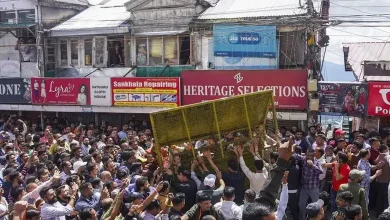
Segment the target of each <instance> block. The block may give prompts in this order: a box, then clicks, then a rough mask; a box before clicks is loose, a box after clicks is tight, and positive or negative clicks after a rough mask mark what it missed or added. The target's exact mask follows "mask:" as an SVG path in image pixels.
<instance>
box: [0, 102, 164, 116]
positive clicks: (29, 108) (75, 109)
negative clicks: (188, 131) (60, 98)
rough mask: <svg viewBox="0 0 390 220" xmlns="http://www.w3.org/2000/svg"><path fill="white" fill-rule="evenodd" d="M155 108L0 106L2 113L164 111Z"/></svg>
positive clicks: (133, 112)
mask: <svg viewBox="0 0 390 220" xmlns="http://www.w3.org/2000/svg"><path fill="white" fill-rule="evenodd" d="M166 109H167V108H155V107H112V106H107V107H105V106H60V105H56V106H53V105H43V106H42V105H5V104H2V105H0V110H2V111H34V112H41V111H42V112H75V113H78V112H93V113H129V114H149V113H151V112H156V111H161V110H166Z"/></svg>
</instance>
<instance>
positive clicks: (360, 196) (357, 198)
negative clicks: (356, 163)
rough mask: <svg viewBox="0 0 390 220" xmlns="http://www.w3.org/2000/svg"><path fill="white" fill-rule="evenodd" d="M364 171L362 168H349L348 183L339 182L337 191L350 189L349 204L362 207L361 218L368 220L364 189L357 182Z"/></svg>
mask: <svg viewBox="0 0 390 220" xmlns="http://www.w3.org/2000/svg"><path fill="white" fill-rule="evenodd" d="M365 173H366V172H365V171H364V170H357V169H354V170H351V172H349V183H347V184H341V185H340V188H339V191H338V193H341V192H345V191H350V192H351V193H352V195H353V200H352V203H351V204H353V205H359V206H360V207H362V211H363V220H368V219H369V218H368V211H367V204H366V195H365V190H364V188H362V187H361V186H360V184H359V183H360V182H361V181H362V179H363V176H364V174H365Z"/></svg>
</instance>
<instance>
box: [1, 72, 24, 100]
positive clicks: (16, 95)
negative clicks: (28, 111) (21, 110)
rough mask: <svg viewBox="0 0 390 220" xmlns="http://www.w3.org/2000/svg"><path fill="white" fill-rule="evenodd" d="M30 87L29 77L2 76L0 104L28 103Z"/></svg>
mask: <svg viewBox="0 0 390 220" xmlns="http://www.w3.org/2000/svg"><path fill="white" fill-rule="evenodd" d="M30 89H31V87H30V79H23V78H3V79H1V80H0V104H29V103H31V90H30Z"/></svg>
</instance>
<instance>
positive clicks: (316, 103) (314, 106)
mask: <svg viewBox="0 0 390 220" xmlns="http://www.w3.org/2000/svg"><path fill="white" fill-rule="evenodd" d="M319 108H320V100H319V99H310V103H309V110H310V111H318V109H319Z"/></svg>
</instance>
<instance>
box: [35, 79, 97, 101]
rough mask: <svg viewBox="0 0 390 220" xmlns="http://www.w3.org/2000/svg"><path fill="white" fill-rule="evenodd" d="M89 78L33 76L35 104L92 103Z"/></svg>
mask: <svg viewBox="0 0 390 220" xmlns="http://www.w3.org/2000/svg"><path fill="white" fill-rule="evenodd" d="M89 90H90V81H89V78H71V79H69V78H31V101H32V103H33V104H40V105H45V104H54V105H55V104H57V105H90V104H91V97H90V91H89Z"/></svg>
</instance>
